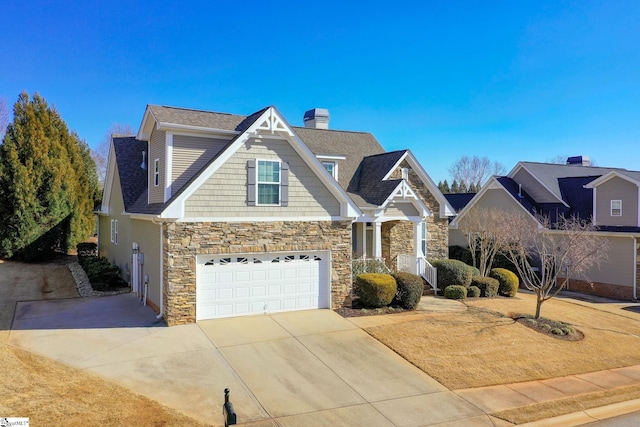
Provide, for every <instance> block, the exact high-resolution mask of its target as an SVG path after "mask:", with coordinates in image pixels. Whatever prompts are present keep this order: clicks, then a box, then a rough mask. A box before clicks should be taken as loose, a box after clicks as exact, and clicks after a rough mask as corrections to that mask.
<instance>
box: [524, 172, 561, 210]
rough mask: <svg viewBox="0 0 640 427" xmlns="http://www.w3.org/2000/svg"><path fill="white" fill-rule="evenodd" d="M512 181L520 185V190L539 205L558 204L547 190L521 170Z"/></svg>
mask: <svg viewBox="0 0 640 427" xmlns="http://www.w3.org/2000/svg"><path fill="white" fill-rule="evenodd" d="M513 180H514V181H515V182H517V183H518V184H520V185H522V189H523V190H524V191H525V192H526V193H527V194H528V195H529V196H531V198H532V199H533V200H535V201H537V202H539V203H558V202H559V201H558V198H557V197H555V196H554V195H553V193H551V192H550V191H549V190H547V189H546V188H545V187H544V186H543V185H542V184H540V182H539V181H538V180H537V179H535V178H534V177H533V176H531V174H529V172H527V171H526V170H524V169H522V168H521V169H520V170H519V171H518V172H517V173H516V174H515V175H514V176H513Z"/></svg>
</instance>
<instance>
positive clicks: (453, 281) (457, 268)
mask: <svg viewBox="0 0 640 427" xmlns="http://www.w3.org/2000/svg"><path fill="white" fill-rule="evenodd" d="M429 262H430V263H431V265H433V266H434V267H435V268H436V269H437V270H438V289H440V291H442V292H444V290H445V289H446V288H447V287H448V286H452V285H457V286H463V287H465V288H468V287H469V285H470V284H471V277H472V274H471V268H470V266H468V265H467V264H465V263H464V262H462V261H458V260H455V259H438V260H430V261H429Z"/></svg>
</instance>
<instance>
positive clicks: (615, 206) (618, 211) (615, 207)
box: [611, 200, 622, 216]
mask: <svg viewBox="0 0 640 427" xmlns="http://www.w3.org/2000/svg"><path fill="white" fill-rule="evenodd" d="M611 216H622V200H612V201H611Z"/></svg>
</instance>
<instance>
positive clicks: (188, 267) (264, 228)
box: [163, 221, 351, 326]
mask: <svg viewBox="0 0 640 427" xmlns="http://www.w3.org/2000/svg"><path fill="white" fill-rule="evenodd" d="M164 227H165V229H164V236H165V238H164V280H165V286H164V287H163V288H164V290H163V292H164V294H163V297H164V319H165V321H166V322H167V325H169V326H172V325H180V324H185V323H193V322H195V321H196V256H197V255H201V254H234V253H238V254H239V253H243V254H244V253H264V252H300V251H311V250H330V251H331V303H332V306H333V308H337V307H340V306H343V305H344V304H347V303H350V292H351V221H309V222H302V221H278V222H251V223H211V222H202V223H187V222H184V223H183V222H177V223H165V224H164Z"/></svg>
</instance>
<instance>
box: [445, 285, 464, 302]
mask: <svg viewBox="0 0 640 427" xmlns="http://www.w3.org/2000/svg"><path fill="white" fill-rule="evenodd" d="M444 297H445V298H449V299H465V298H466V297H467V288H465V287H464V286H460V285H451V286H447V287H446V288H445V290H444Z"/></svg>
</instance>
